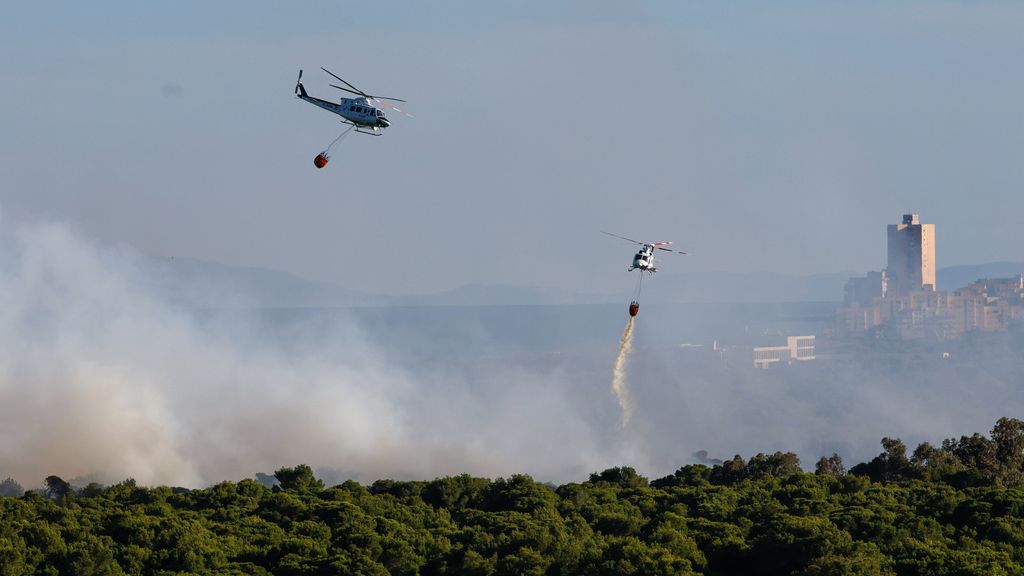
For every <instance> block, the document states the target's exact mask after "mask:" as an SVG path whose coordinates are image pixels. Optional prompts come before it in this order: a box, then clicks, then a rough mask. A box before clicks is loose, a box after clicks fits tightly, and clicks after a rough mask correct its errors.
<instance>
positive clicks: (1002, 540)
mask: <svg viewBox="0 0 1024 576" xmlns="http://www.w3.org/2000/svg"><path fill="white" fill-rule="evenodd" d="M43 486H44V487H43V488H40V489H36V490H29V491H27V492H24V491H22V490H21V487H20V486H19V485H18V484H17V483H16V482H14V481H13V480H11V479H9V478H8V479H7V480H4V481H3V482H0V494H3V495H4V496H6V497H4V498H0V575H15V574H19V575H20V574H52V575H63V574H68V575H71V574H75V575H77V574H109V575H119V574H180V573H196V574H257V575H258V574H281V575H290V574H295V575H298V574H371V575H373V574H379V575H385V574H403V575H412V574H466V575H485V574H533V575H568V574H595V575H604V574H607V575H620V574H637V575H659V574H665V575H669V574H684V575H685V574H708V575H726V574H755V575H774V574H797V575H804V576H812V575H842V574H858V575H925V574H927V575H951V576H952V575H979V576H981V575H992V574H1020V573H1024V519H1022V518H1024V422H1022V421H1020V420H1015V419H1010V418H1002V419H1000V420H999V421H998V422H997V423H996V425H995V427H994V428H993V429H992V431H991V433H990V435H988V436H983V435H980V434H973V435H971V436H963V437H961V438H959V439H949V440H946V441H944V442H943V443H942V444H941V446H938V447H936V446H931V445H930V444H927V443H924V444H921V445H919V446H918V447H917V448H916V449H915V450H913V451H912V452H910V451H908V449H907V447H906V446H905V445H904V444H903V442H902V441H900V440H899V439H894V438H885V439H883V440H882V452H881V453H880V454H879V455H878V456H877V457H875V458H873V459H872V460H870V461H869V462H865V463H861V464H858V465H856V466H853V467H852V468H851V469H850V470H849V472H848V473H847V472H846V470H845V468H844V464H843V462H842V460H841V459H840V458H839V457H838V456H837V455H835V454H833V455H832V456H831V457H823V458H821V460H819V461H818V462H817V464H816V466H815V472H814V473H808V472H804V471H802V470H801V468H800V462H799V460H798V459H797V457H796V456H795V455H794V454H792V453H784V452H777V453H774V454H757V455H755V456H753V457H751V458H750V459H749V460H745V459H744V458H742V457H740V456H736V457H734V458H732V459H729V460H726V461H724V462H722V463H720V464H714V465H711V466H708V465H704V464H693V465H687V466H683V467H682V468H680V469H678V470H677V471H676V472H674V473H673V474H671V475H669V476H666V477H664V478H659V479H656V480H654V481H648V479H647V478H644V477H643V476H641V475H639V474H638V473H637V472H636V471H635V470H634V469H632V468H629V467H618V468H610V469H607V470H604V471H602V472H598V473H594V474H591V475H590V477H589V478H588V479H586V480H585V481H582V482H578V483H569V484H564V485H562V486H558V487H554V486H551V485H547V484H542V483H538V482H536V481H534V480H533V479H532V478H530V477H529V476H526V475H514V476H511V477H509V478H498V479H494V480H490V479H485V478H475V477H472V476H469V475H460V476H450V477H444V478H438V479H435V480H431V481H395V480H378V481H376V482H374V483H373V484H371V485H369V486H364V485H360V484H358V483H356V482H353V481H348V482H345V483H343V484H341V485H337V486H330V487H327V486H325V485H324V483H323V481H322V480H320V479H318V478H316V476H315V474H314V472H313V470H312V469H311V468H310V467H309V466H305V465H299V466H296V467H293V468H281V469H280V470H278V471H277V472H276V473H275V474H274V476H273V477H270V476H268V475H262V474H261V475H260V478H259V480H242V481H241V482H222V483H220V484H217V485H214V486H211V487H209V488H206V489H203V490H186V489H180V488H179V489H175V488H168V487H155V488H146V487H141V486H138V485H137V484H136V483H135V482H134V481H133V480H126V481H124V482H121V483H119V484H116V485H113V486H109V487H101V486H99V485H96V484H90V485H89V486H86V487H84V488H74V487H72V486H71V485H70V484H69V483H68V482H66V481H65V480H63V479H61V478H60V477H57V476H49V477H47V478H46V479H45V482H44V483H43Z"/></svg>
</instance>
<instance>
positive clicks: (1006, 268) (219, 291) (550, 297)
mask: <svg viewBox="0 0 1024 576" xmlns="http://www.w3.org/2000/svg"><path fill="white" fill-rule="evenodd" d="M1022 271H1024V262H990V263H987V264H975V265H963V266H950V267H946V268H942V269H940V270H939V271H938V274H937V276H938V277H937V281H938V284H939V286H938V287H939V289H940V290H950V291H951V290H955V289H957V288H960V287H962V286H965V285H967V284H969V283H971V282H973V281H975V280H977V279H979V278H1006V277H1010V276H1015V275H1017V274H1020V273H1021V272H1022ZM862 274H863V273H858V272H835V273H826V274H811V275H806V276H801V275H792V274H781V273H775V272H701V273H681V274H666V273H664V272H662V273H660V274H658V275H657V277H655V278H653V279H650V280H651V281H645V282H644V292H643V300H644V302H647V303H654V302H680V303H683V302H708V303H732V302H735V303H742V302H828V301H839V300H842V298H843V286H844V285H845V284H846V281H847V279H849V278H850V277H853V276H860V275H862ZM142 276H143V278H144V282H145V283H146V284H147V288H149V289H151V290H153V291H154V292H155V293H157V294H160V295H162V296H163V297H165V298H166V299H168V300H170V301H172V302H175V303H180V304H183V305H189V306H200V307H253V308H269V307H348V306H458V305H466V306H482V305H555V304H602V303H610V302H618V301H621V300H623V299H624V298H628V297H629V296H630V295H631V294H630V293H631V284H630V283H629V282H625V281H624V282H622V283H621V286H622V288H623V289H622V290H619V291H616V292H609V293H605V294H601V293H582V292H574V291H571V290H567V289H564V288H560V287H553V286H515V285H504V284H467V285H464V286H459V287H457V288H453V289H451V290H445V291H442V292H434V293H427V294H414V295H406V296H396V295H389V294H369V293H364V292H358V291H355V290H350V289H347V288H345V287H342V286H338V285H336V284H332V283H330V282H319V281H315V280H308V279H305V278H302V277H299V276H296V275H294V274H291V273H289V272H282V271H280V270H269V269H265V268H251V267H242V266H227V265H224V264H217V263H213V262H205V261H202V260H195V259H192V258H149V259H147V260H146V261H145V266H144V270H143V275H142Z"/></svg>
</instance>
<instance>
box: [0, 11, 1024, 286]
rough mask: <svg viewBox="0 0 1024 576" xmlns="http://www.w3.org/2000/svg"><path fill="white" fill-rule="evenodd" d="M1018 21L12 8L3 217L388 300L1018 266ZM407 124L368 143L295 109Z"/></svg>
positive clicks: (1, 70)
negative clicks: (902, 223)
mask: <svg viewBox="0 0 1024 576" xmlns="http://www.w3.org/2000/svg"><path fill="white" fill-rule="evenodd" d="M1022 29H1024V7H1021V6H1020V5H1018V4H1015V3H1009V2H884V3H883V2H773V3H753V2H704V3H695V2H689V3H684V2H657V3H655V2H638V3H632V4H631V5H630V6H628V7H624V5H622V4H620V3H611V2H564V3H541V2H534V3H481V2H468V1H467V2H448V3H444V4H440V5H439V4H428V3H417V4H413V3H387V2H377V3H372V4H366V3H345V2H291V3H281V2H218V3H206V2H176V3H173V4H172V3H164V4H155V3H153V4H150V3H137V2H113V1H104V2H92V3H75V2H46V3H41V2H25V3H9V4H8V5H5V6H4V7H3V8H2V9H0V77H2V78H3V86H4V87H5V89H4V90H3V91H2V93H0V128H2V130H3V133H4V138H2V139H0V181H2V182H3V186H2V187H0V211H2V218H4V219H12V220H17V219H39V218H47V219H58V220H63V221H67V222H70V223H72V224H73V225H74V226H75V227H77V228H79V229H81V230H82V231H83V232H85V233H86V234H87V235H88V236H91V237H94V238H97V239H98V240H99V241H101V242H104V243H112V244H124V245H128V246H131V247H133V248H135V249H137V250H139V251H142V252H144V253H148V254H154V255H178V256H191V257H195V258H201V259H206V260H212V261H218V262H223V263H227V264H238V265H251V266H263V267H268V268H277V269H283V270H289V271H292V272H295V273H298V274H301V275H304V276H307V277H311V278H317V279H324V280H329V281H333V282H337V283H340V284H343V285H346V286H349V287H351V288H356V289H361V290H369V291H378V292H417V291H429V290H438V289H445V288H450V287H453V286H458V285H461V284H466V283H516V284H540V285H560V286H564V287H566V288H569V289H579V290H586V289H587V288H588V287H591V286H594V285H598V284H602V283H610V284H614V283H616V282H621V281H622V278H620V275H619V272H621V268H622V266H623V265H624V262H626V261H627V260H628V259H629V256H630V253H629V248H628V246H624V245H620V244H618V243H616V242H615V241H612V240H610V239H608V238H606V237H603V236H601V235H600V234H599V233H598V230H602V229H608V230H612V231H615V232H618V233H621V234H624V235H627V236H640V237H645V238H649V239H651V240H674V241H675V242H676V243H677V244H678V245H680V246H682V247H684V248H685V249H687V250H688V251H689V252H691V256H690V257H687V258H686V259H685V262H680V263H677V262H673V263H672V265H673V267H675V268H676V269H674V270H673V269H670V270H668V272H670V273H676V272H678V273H683V272H691V271H692V272H699V271H703V270H726V271H737V272H738V271H744V270H757V271H763V270H778V271H782V272H790V273H814V272H835V271H863V270H868V269H878V268H880V267H881V266H883V265H884V226H885V224H886V223H889V222H896V221H897V220H898V218H899V215H900V214H902V213H903V212H907V211H916V212H920V213H921V215H922V218H923V220H924V221H926V222H934V223H935V224H936V225H937V228H938V230H937V235H938V250H939V265H940V266H944V265H952V264H960V263H972V262H984V261H991V260H1024V254H1021V244H1020V242H1019V232H1018V231H1019V223H1020V222H1021V221H1022V216H1024V196H1022V195H1021V194H1020V193H1019V192H1020V190H1021V187H1022V186H1021V185H1022V184H1024V162H1021V160H1022V158H1021V156H1022V151H1024V113H1022V111H1021V108H1020V102H1024V80H1022V78H1024V76H1022V75H1021V74H1020V66H1021V65H1020V62H1021V61H1022V58H1021V57H1022V56H1024V38H1022V37H1021V35H1020V33H1019V31H1020V30H1022ZM320 66H324V67H326V68H329V69H331V70H333V71H334V72H336V73H338V74H340V75H341V76H342V77H344V78H346V79H347V80H349V81H350V82H353V83H355V84H356V85H357V86H360V87H362V88H364V89H366V90H370V91H376V92H381V93H387V94H393V95H396V96H400V97H405V98H407V99H408V100H409V101H410V102H409V105H408V108H409V109H410V110H412V111H413V112H414V113H415V115H416V118H415V119H396V121H395V123H394V124H395V125H394V126H393V127H392V128H391V129H389V131H388V133H387V134H386V135H385V136H384V137H382V138H370V137H358V138H357V137H351V138H348V139H347V140H346V141H344V142H343V143H342V144H341V145H340V146H339V147H338V149H337V150H336V152H335V156H334V157H333V158H332V162H331V164H330V165H329V166H328V168H326V169H325V170H322V171H317V170H316V169H315V168H313V166H312V158H313V156H314V155H315V154H316V153H317V152H318V151H319V150H320V149H322V148H323V147H324V146H326V145H327V144H328V143H329V142H330V141H331V140H332V139H333V138H334V137H335V136H336V135H337V134H338V133H339V132H340V126H339V125H338V124H337V123H336V122H335V121H334V120H333V119H332V117H331V116H330V115H329V114H327V113H326V112H323V111H321V110H318V109H315V108H313V107H311V106H308V105H306V104H304V103H301V102H298V101H296V100H295V99H294V98H293V96H292V87H293V83H294V79H295V75H296V73H297V70H298V69H299V68H300V67H301V68H304V69H306V77H305V80H306V85H307V88H308V89H309V90H310V92H311V93H312V94H314V95H320V96H324V95H326V96H329V97H334V96H336V94H333V92H334V91H333V90H332V89H330V88H329V87H328V86H327V84H328V83H329V81H330V79H329V78H328V77H326V76H325V75H323V74H321V73H320V72H319V70H318V67H320Z"/></svg>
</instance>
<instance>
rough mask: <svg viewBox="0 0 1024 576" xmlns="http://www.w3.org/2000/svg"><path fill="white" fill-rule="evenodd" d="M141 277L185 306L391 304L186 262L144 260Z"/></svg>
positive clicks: (281, 275) (333, 288) (280, 277)
mask: <svg viewBox="0 0 1024 576" xmlns="http://www.w3.org/2000/svg"><path fill="white" fill-rule="evenodd" d="M142 276H143V278H144V279H145V281H146V282H147V284H148V285H149V286H148V287H149V288H151V289H152V290H153V291H154V292H155V293H156V294H159V295H161V296H163V297H164V298H166V299H167V300H170V301H171V302H174V303H179V304H183V305H188V306H200V307H218V308H219V307H253V308H273V307H296V306H308V307H333V306H360V305H385V304H389V303H391V301H390V300H391V299H390V297H388V296H381V295H374V294H366V293H362V292H356V291H353V290H348V289H346V288H342V287H341V286H338V285H336V284H331V283H329V282H318V281H315V280H308V279H306V278H301V277H299V276H296V275H294V274H291V273H289V272H282V271H280V270H269V269H265V268H250V267H244V266H227V265H224V264H217V263H214V262H206V261H203V260H195V259H192V258H177V257H174V258H149V259H147V261H146V262H145V269H144V270H143V274H142Z"/></svg>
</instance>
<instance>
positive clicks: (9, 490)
mask: <svg viewBox="0 0 1024 576" xmlns="http://www.w3.org/2000/svg"><path fill="white" fill-rule="evenodd" d="M24 493H25V489H24V488H22V487H21V484H18V483H17V482H15V481H14V478H5V479H4V481H3V482H0V497H2V496H8V497H11V498H16V497H18V496H21V495H22V494H24Z"/></svg>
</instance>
